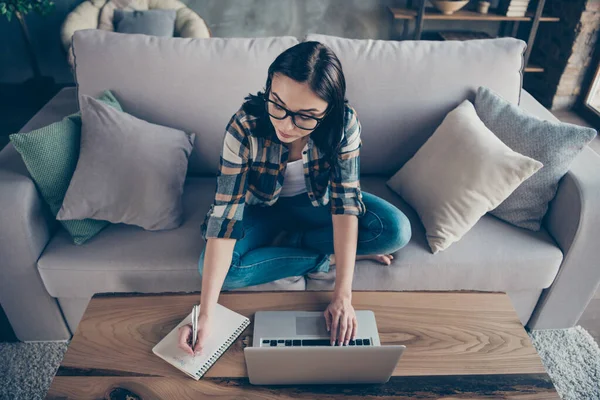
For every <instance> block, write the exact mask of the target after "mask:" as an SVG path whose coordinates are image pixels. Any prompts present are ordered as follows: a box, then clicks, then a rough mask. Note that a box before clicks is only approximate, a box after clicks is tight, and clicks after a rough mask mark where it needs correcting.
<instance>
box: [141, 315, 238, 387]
mask: <svg viewBox="0 0 600 400" xmlns="http://www.w3.org/2000/svg"><path fill="white" fill-rule="evenodd" d="M201 308H202V305H200V309H201ZM213 321H214V322H213V326H212V332H211V333H210V335H209V337H208V339H207V340H206V343H205V344H204V349H203V350H202V354H199V355H196V356H195V357H194V356H192V355H190V354H188V353H186V352H185V351H183V350H182V349H180V348H179V346H178V342H179V327H181V326H183V325H185V324H191V323H192V313H191V312H190V313H189V315H188V316H187V317H186V318H185V319H184V320H183V321H181V322H180V323H179V324H178V325H177V326H176V327H175V328H173V330H172V331H171V332H169V333H168V334H167V336H165V337H164V338H163V339H162V340H161V341H160V342H158V343H157V344H156V346H154V347H153V348H152V352H153V353H154V354H156V355H157V356H159V357H160V358H162V359H163V360H165V361H166V362H168V363H169V364H171V365H173V366H174V367H175V368H177V369H179V370H181V371H182V372H184V373H186V374H187V375H189V376H190V377H192V378H194V379H195V380H198V379H200V378H202V376H203V375H204V374H205V373H206V371H208V369H209V368H210V367H212V365H213V364H214V363H215V362H217V360H218V359H219V357H221V356H222V355H223V353H225V352H226V351H227V349H228V348H229V347H230V346H231V345H232V344H233V343H234V342H235V340H236V339H237V338H238V336H240V335H241V334H242V332H244V330H245V329H246V327H247V326H248V325H250V319H249V318H247V317H245V316H243V315H241V314H238V313H237V312H235V311H232V310H230V309H228V308H227V307H224V306H222V305H220V304H218V303H217V305H216V307H215V315H214V318H213Z"/></svg>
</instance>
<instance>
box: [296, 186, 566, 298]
mask: <svg viewBox="0 0 600 400" xmlns="http://www.w3.org/2000/svg"><path fill="white" fill-rule="evenodd" d="M385 182H386V179H385V178H383V177H371V176H368V177H363V178H362V179H361V186H362V188H363V190H364V191H367V192H369V193H372V194H375V195H377V196H380V197H382V198H384V199H386V200H388V201H389V202H391V203H392V204H394V205H395V206H396V207H398V208H399V209H400V210H401V211H402V212H404V214H405V215H406V216H407V217H408V219H409V220H410V223H411V226H412V237H411V240H410V242H409V243H408V244H407V245H406V246H405V247H404V248H402V249H400V250H399V251H398V252H396V253H395V254H394V259H393V261H392V264H391V265H389V266H385V265H382V264H378V263H376V262H373V261H359V262H358V263H357V264H356V269H355V272H354V283H353V288H354V289H356V290H481V291H501V292H511V291H520V290H531V289H543V288H547V287H548V286H550V284H552V281H553V280H554V278H555V276H556V274H557V272H558V268H559V267H560V264H561V262H562V252H561V251H560V249H559V248H558V247H557V245H556V243H555V242H554V241H553V240H552V238H551V237H550V235H549V234H548V233H547V232H546V231H545V230H541V231H539V232H532V231H529V230H526V229H522V228H517V227H515V226H513V225H510V224H508V223H506V222H503V221H501V220H499V219H498V218H496V217H493V216H491V215H489V214H486V215H484V216H483V217H482V218H481V219H480V220H479V221H478V222H477V224H475V226H473V228H472V229H471V230H470V231H469V232H468V233H466V234H465V235H464V236H463V237H462V239H461V240H460V241H459V242H456V243H454V244H453V245H452V246H451V247H450V248H448V249H446V250H444V251H443V252H440V253H437V254H435V255H434V254H431V251H430V250H429V246H428V244H427V239H426V237H425V230H424V228H423V225H422V224H421V222H420V221H419V218H418V216H417V214H416V213H415V211H414V210H413V209H412V208H411V207H410V206H409V205H407V203H406V202H404V200H402V199H401V198H400V197H399V196H398V195H396V194H395V193H394V192H392V191H391V189H389V188H388V187H387V186H386V184H385ZM334 279H335V267H334V268H333V270H332V271H330V272H328V273H318V274H309V275H308V276H307V288H308V289H317V288H332V286H331V285H333V282H334Z"/></svg>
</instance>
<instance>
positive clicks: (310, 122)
mask: <svg viewBox="0 0 600 400" xmlns="http://www.w3.org/2000/svg"><path fill="white" fill-rule="evenodd" d="M265 108H266V109H267V113H268V114H269V115H270V116H271V117H273V118H275V119H279V120H282V119H286V118H287V116H288V115H290V116H291V117H292V122H293V123H294V125H296V126H297V127H298V128H300V129H303V130H305V131H312V130H314V129H317V127H318V126H319V124H320V123H321V122H323V120H324V119H325V117H326V116H327V113H328V112H329V110H327V111H326V112H325V115H324V116H323V117H322V118H317V117H313V116H311V115H306V114H302V113H295V112H293V111H290V110H288V109H287V108H285V107H283V106H280V105H279V104H277V103H275V102H274V101H273V100H271V99H269V98H267V97H266V96H265Z"/></svg>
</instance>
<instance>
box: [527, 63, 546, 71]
mask: <svg viewBox="0 0 600 400" xmlns="http://www.w3.org/2000/svg"><path fill="white" fill-rule="evenodd" d="M525 72H536V73H539V72H544V68H542V67H540V66H538V65H531V64H529V66H527V67H525Z"/></svg>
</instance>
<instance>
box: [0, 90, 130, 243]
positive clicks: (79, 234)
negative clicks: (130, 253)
mask: <svg viewBox="0 0 600 400" xmlns="http://www.w3.org/2000/svg"><path fill="white" fill-rule="evenodd" d="M98 100H100V101H102V102H104V103H106V104H108V105H110V106H112V107H114V108H116V109H117V110H119V111H123V109H122V108H121V105H120V104H119V102H118V101H117V99H116V98H115V97H114V95H113V94H112V93H111V92H110V91H108V90H106V91H104V93H103V94H102V95H101V96H100V97H99V98H98ZM80 138H81V113H80V112H77V113H75V114H71V115H69V116H66V117H64V118H63V119H62V120H61V121H58V122H55V123H53V124H50V125H48V126H45V127H43V128H40V129H36V130H34V131H31V132H27V133H15V134H12V135H10V141H11V142H12V144H13V146H15V149H17V151H18V152H19V153H20V154H21V157H22V158H23V162H25V166H26V167H27V170H28V171H29V173H30V174H31V178H32V179H33V181H34V182H35V184H36V186H37V188H38V190H39V191H40V194H41V196H42V198H43V199H44V200H45V201H46V203H48V205H49V206H50V210H51V211H52V214H53V215H54V216H55V217H56V215H57V214H58V211H59V210H60V207H61V205H62V203H63V199H64V197H65V194H66V193H67V188H68V187H69V183H70V182H71V178H72V177H73V173H74V172H75V167H76V166H77V160H78V159H79V145H80ZM60 223H61V224H62V225H63V226H64V227H65V229H66V230H67V231H68V232H69V234H70V235H71V236H72V237H73V242H74V243H75V244H83V243H85V242H86V241H87V240H89V239H90V238H92V237H94V236H95V235H96V234H97V233H98V232H100V231H101V230H102V229H104V228H106V227H107V226H108V225H109V222H107V221H100V220H93V219H83V220H69V221H60Z"/></svg>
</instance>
